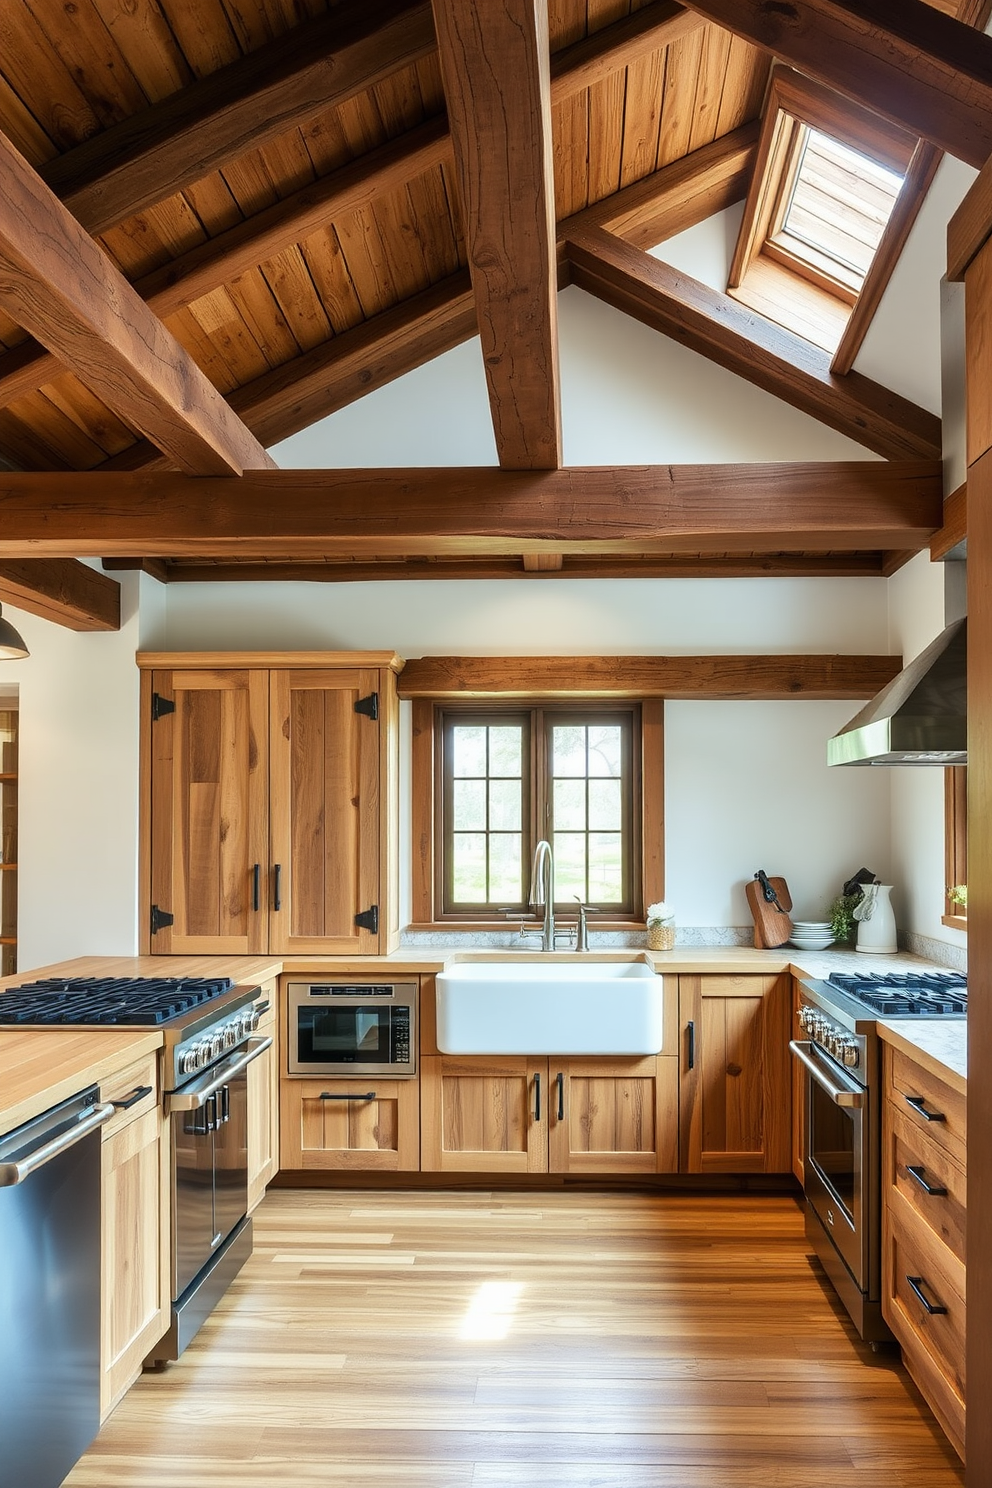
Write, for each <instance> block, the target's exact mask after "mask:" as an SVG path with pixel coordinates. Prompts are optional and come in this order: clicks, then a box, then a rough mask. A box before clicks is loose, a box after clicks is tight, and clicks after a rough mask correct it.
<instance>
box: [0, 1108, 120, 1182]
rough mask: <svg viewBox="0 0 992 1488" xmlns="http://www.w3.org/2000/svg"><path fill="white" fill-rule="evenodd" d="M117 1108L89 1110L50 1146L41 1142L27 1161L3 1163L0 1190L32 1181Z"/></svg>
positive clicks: (48, 1142)
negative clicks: (47, 1165)
mask: <svg viewBox="0 0 992 1488" xmlns="http://www.w3.org/2000/svg"><path fill="white" fill-rule="evenodd" d="M114 1114H115V1113H114V1108H113V1106H112V1105H110V1104H109V1102H106V1103H100V1104H99V1105H95V1106H87V1108H86V1110H85V1111H84V1112H83V1114H82V1115H81V1116H80V1118H79V1120H78V1121H77V1122H76V1123H75V1124H74V1125H73V1126H70V1127H69V1128H68V1129H67V1130H66V1131H63V1132H59V1134H58V1136H57V1137H52V1138H51V1139H50V1140H49V1141H47V1142H42V1144H41V1146H40V1147H36V1148H35V1150H34V1152H29V1153H28V1155H27V1157H22V1158H19V1159H18V1160H17V1162H5V1163H0V1188H15V1187H16V1186H17V1184H18V1183H23V1182H24V1180H25V1178H30V1176H31V1174H32V1173H36V1172H37V1171H38V1169H39V1168H43V1167H44V1166H45V1164H46V1163H49V1162H51V1160H52V1158H53V1157H58V1156H59V1154H60V1153H61V1152H66V1151H68V1149H69V1148H70V1147H75V1145H76V1143H77V1142H81V1141H82V1140H83V1138H84V1137H88V1136H89V1134H90V1132H94V1131H96V1130H97V1128H98V1127H101V1126H103V1124H104V1122H106V1121H109V1120H110V1118H111V1116H113V1115H114Z"/></svg>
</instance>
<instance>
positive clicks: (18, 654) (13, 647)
mask: <svg viewBox="0 0 992 1488" xmlns="http://www.w3.org/2000/svg"><path fill="white" fill-rule="evenodd" d="M30 655H31V652H30V651H29V650H28V648H27V646H25V644H24V640H23V638H22V637H21V636H20V635H19V634H18V632H17V631H16V630H15V629H14V627H13V626H12V625H11V623H10V621H9V620H5V619H4V618H3V605H0V661H20V660H21V659H22V658H23V657H25V656H30Z"/></svg>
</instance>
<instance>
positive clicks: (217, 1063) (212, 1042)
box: [0, 977, 272, 1363]
mask: <svg viewBox="0 0 992 1488" xmlns="http://www.w3.org/2000/svg"><path fill="white" fill-rule="evenodd" d="M261 996H262V994H261V991H260V989H259V988H258V987H236V986H234V985H233V984H232V982H231V979H230V978H229V977H218V978H213V979H211V978H203V977H154V978H146V977H119V978H118V977H79V978H76V977H73V978H68V979H64V980H63V979H56V978H48V979H45V980H42V981H38V982H30V983H27V984H25V985H24V986H21V987H13V988H11V989H10V990H9V991H8V992H5V993H3V994H2V995H0V1024H4V1025H7V1026H10V1025H14V1026H16V1027H21V1028H30V1027H46V1028H54V1027H70V1026H71V1027H83V1028H106V1027H114V1028H134V1027H138V1028H145V1027H148V1026H149V1025H153V1026H156V1027H161V1029H162V1033H163V1037H164V1041H165V1047H164V1050H163V1056H162V1087H163V1098H164V1101H165V1111H166V1114H167V1115H169V1116H170V1117H171V1118H172V1133H171V1135H172V1142H171V1147H172V1298H173V1302H172V1324H171V1327H170V1329H169V1332H168V1333H167V1334H166V1335H165V1338H164V1339H163V1340H162V1342H161V1343H160V1344H159V1346H158V1347H157V1348H156V1349H155V1350H154V1352H153V1354H152V1356H151V1360H150V1362H153V1363H161V1362H164V1361H165V1360H167V1359H178V1357H179V1355H180V1354H181V1353H182V1351H183V1349H184V1348H185V1347H186V1345H187V1344H188V1343H189V1341H190V1339H191V1338H192V1337H193V1336H194V1334H195V1333H196V1331H197V1329H198V1328H199V1327H200V1325H201V1323H202V1322H203V1321H204V1319H205V1318H206V1317H207V1316H208V1315H209V1313H210V1312H211V1311H212V1310H213V1308H214V1306H215V1305H216V1303H217V1301H218V1299H219V1298H220V1297H221V1296H222V1295H223V1293H224V1292H225V1291H226V1290H227V1288H228V1286H229V1285H230V1283H231V1281H232V1280H233V1279H234V1277H235V1276H236V1275H237V1274H238V1272H239V1271H240V1269H241V1267H242V1266H243V1265H244V1263H245V1261H246V1260H247V1259H248V1257H249V1256H250V1254H251V1237H252V1227H251V1220H250V1219H249V1218H248V1215H247V1209H248V1079H247V1069H248V1065H249V1064H250V1063H251V1062H252V1060H253V1059H257V1058H258V1056H259V1055H260V1054H262V1053H263V1052H264V1051H265V1050H266V1049H267V1048H269V1047H270V1045H271V1043H272V1040H271V1039H269V1038H264V1039H253V1038H252V1037H251V1035H252V1033H253V1032H254V1030H255V1029H256V1028H257V1027H258V1023H259V1020H260V1018H261V1016H262V1014H263V1013H264V1012H265V1011H266V1010H267V1008H268V1003H267V1002H263V1001H261ZM140 1094H142V1095H146V1094H148V1091H147V1090H144V1091H141V1092H140ZM135 1098H136V1099H137V1098H140V1096H139V1094H138V1093H136V1096H135Z"/></svg>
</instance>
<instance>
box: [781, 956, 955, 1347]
mask: <svg viewBox="0 0 992 1488" xmlns="http://www.w3.org/2000/svg"><path fill="white" fill-rule="evenodd" d="M800 989H801V994H802V995H801V1001H800V1007H799V1011H798V1020H799V1025H800V1028H801V1029H802V1031H803V1032H804V1033H805V1034H806V1038H805V1039H797V1040H794V1041H793V1043H792V1044H790V1048H791V1050H792V1053H793V1054H794V1056H795V1057H796V1059H797V1060H798V1061H799V1063H800V1065H801V1066H802V1069H803V1071H804V1074H805V1104H804V1110H805V1134H804V1150H803V1172H804V1178H803V1187H804V1190H805V1194H806V1234H807V1236H808V1238H809V1240H810V1242H811V1243H812V1245H813V1247H814V1249H815V1251H816V1253H817V1256H818V1257H819V1259H820V1261H821V1263H822V1264H823V1267H824V1269H825V1271H826V1272H827V1275H828V1276H829V1277H830V1280H831V1281H832V1283H833V1285H834V1287H835V1289H836V1290H837V1292H838V1294H839V1296H840V1298H841V1300H842V1301H843V1303H844V1305H845V1307H846V1308H847V1310H848V1312H849V1313H850V1315H851V1318H852V1320H853V1322H854V1324H855V1326H856V1328H857V1329H858V1332H859V1333H860V1334H861V1336H862V1338H864V1339H866V1340H868V1341H870V1342H881V1341H884V1340H887V1339H889V1338H890V1337H891V1334H890V1333H889V1330H888V1328H887V1327H886V1326H885V1323H884V1322H883V1320H882V1311H881V1295H882V1276H881V1270H882V1249H881V1208H882V1202H881V1089H880V1085H881V1079H880V1064H879V1055H878V1034H877V1032H876V1027H875V1024H876V1021H877V1019H879V1018H963V1017H964V1016H965V1014H966V1012H967V1005H968V999H967V981H966V978H965V977H964V976H962V975H960V974H959V973H957V972H892V973H889V974H887V975H882V974H877V975H876V974H874V973H859V972H851V973H848V972H836V973H834V974H833V975H831V976H830V977H828V978H827V980H826V981H813V980H803V981H802V982H801V983H800Z"/></svg>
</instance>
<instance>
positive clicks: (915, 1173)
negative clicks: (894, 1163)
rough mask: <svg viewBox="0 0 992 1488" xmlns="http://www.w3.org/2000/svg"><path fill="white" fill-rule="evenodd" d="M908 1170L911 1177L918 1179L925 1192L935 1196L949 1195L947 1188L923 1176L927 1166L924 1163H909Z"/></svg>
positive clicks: (943, 1196)
mask: <svg viewBox="0 0 992 1488" xmlns="http://www.w3.org/2000/svg"><path fill="white" fill-rule="evenodd" d="M906 1172H907V1173H908V1174H909V1176H910V1177H911V1178H915V1179H916V1181H917V1183H918V1184H919V1185H920V1187H921V1188H922V1190H923V1192H924V1193H926V1194H930V1195H931V1196H932V1197H934V1198H945V1197H946V1196H947V1189H946V1188H939V1187H938V1186H937V1185H936V1184H935V1183H928V1182H927V1180H926V1178H925V1177H924V1176H923V1175H924V1173H925V1172H926V1168H924V1166H923V1164H922V1163H907V1164H906Z"/></svg>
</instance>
